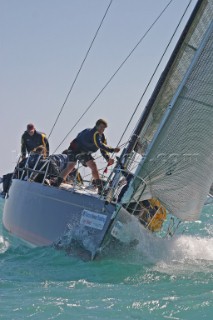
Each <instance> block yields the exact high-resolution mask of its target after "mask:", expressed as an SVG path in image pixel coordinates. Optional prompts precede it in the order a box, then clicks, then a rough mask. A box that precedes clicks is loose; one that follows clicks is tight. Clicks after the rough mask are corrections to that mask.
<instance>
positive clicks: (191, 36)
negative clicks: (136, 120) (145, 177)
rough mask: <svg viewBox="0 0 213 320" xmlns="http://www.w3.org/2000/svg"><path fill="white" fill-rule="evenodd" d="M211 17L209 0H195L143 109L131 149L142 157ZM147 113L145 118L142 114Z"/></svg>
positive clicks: (212, 5)
mask: <svg viewBox="0 0 213 320" xmlns="http://www.w3.org/2000/svg"><path fill="white" fill-rule="evenodd" d="M212 15H213V1H212V0H198V2H197V5H196V7H195V9H194V12H193V14H192V15H191V17H190V19H189V21H188V23H187V25H186V27H185V29H184V31H183V33H182V35H181V37H180V39H179V41H178V43H177V45H176V47H175V49H174V51H173V54H172V55H171V58H170V60H169V62H168V64H167V67H166V68H165V70H164V72H163V73H162V75H161V77H160V79H159V81H158V84H157V85H156V88H155V90H154V92H153V94H152V96H151V98H150V100H149V102H148V104H147V106H146V108H145V111H144V115H145V116H146V117H144V118H145V120H146V122H145V124H144V125H143V128H142V130H140V132H139V141H138V143H137V145H136V148H135V150H136V151H137V152H138V153H141V154H143V153H144V152H145V151H146V147H147V146H148V144H149V143H150V142H151V140H152V139H153V136H154V134H155V132H156V130H157V128H158V126H159V123H160V121H161V120H162V117H163V115H164V112H165V110H166V108H167V106H168V104H169V103H170V101H171V99H172V97H173V95H174V94H175V92H176V90H177V88H178V86H179V85H180V83H181V81H182V80H183V78H184V75H185V73H186V70H187V69H188V68H189V66H190V64H191V62H192V59H193V57H194V54H195V51H196V50H197V48H198V47H199V45H200V42H201V40H202V38H203V35H204V33H205V32H206V30H207V28H208V26H209V24H210V22H211V21H212ZM146 113H147V115H146Z"/></svg>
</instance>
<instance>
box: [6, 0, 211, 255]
mask: <svg viewBox="0 0 213 320" xmlns="http://www.w3.org/2000/svg"><path fill="white" fill-rule="evenodd" d="M212 51H213V1H212V0H202V1H198V2H197V5H196V6H195V9H194V11H193V13H192V15H191V17H190V18H189V20H188V22H187V25H186V27H185V29H184V31H183V33H182V35H181V37H180V39H179V41H178V43H177V45H176V47H175V49H174V51H173V53H172V55H171V58H170V59H169V61H168V63H167V66H166V68H165V70H164V71H163V73H162V75H161V77H160V79H159V81H158V83H157V86H156V88H155V90H154V92H153V94H152V96H151V98H150V100H149V102H148V104H147V106H146V108H145V110H144V112H143V113H142V115H141V118H140V119H139V121H138V124H137V126H136V128H135V130H134V132H133V134H132V135H131V137H130V139H129V142H128V144H127V145H126V146H125V148H124V150H123V152H122V154H121V156H120V158H119V159H118V161H117V164H116V166H115V168H114V170H113V172H112V174H111V175H110V177H109V178H108V180H107V181H106V184H105V187H104V190H103V193H102V194H97V192H96V191H91V190H89V188H87V187H84V186H82V185H78V184H77V183H76V182H75V181H74V183H72V184H71V185H67V184H64V185H62V186H60V188H57V187H54V186H51V185H49V184H48V180H47V179H48V178H49V176H48V175H49V172H48V168H49V163H50V161H49V160H48V159H47V160H46V162H45V164H44V166H43V167H42V168H40V169H38V168H37V167H36V165H35V166H34V167H33V168H28V167H27V166H25V167H23V168H21V169H20V170H18V172H15V173H14V175H13V179H12V184H11V187H10V189H9V192H8V194H7V196H6V199H5V206H4V212H3V225H4V228H5V229H6V230H7V231H8V232H9V233H11V234H12V235H14V236H16V237H18V238H21V239H23V240H24V241H25V242H27V243H29V244H31V245H34V246H46V245H52V244H55V246H56V247H60V246H62V245H63V244H65V246H66V245H67V246H68V245H70V244H71V242H72V241H74V242H76V243H77V244H78V245H80V246H81V247H82V248H83V249H84V250H85V251H87V252H89V254H90V257H91V259H93V258H95V257H96V256H97V255H98V254H100V253H101V252H103V251H104V250H105V248H106V247H107V246H109V245H110V243H112V242H114V241H115V243H116V241H118V242H119V243H123V244H124V245H130V246H131V245H132V244H136V243H137V235H134V234H132V232H131V230H130V229H131V228H128V226H130V225H131V222H132V221H134V222H135V221H137V223H138V224H139V225H140V227H141V228H145V229H147V230H148V231H150V232H157V231H160V230H161V227H162V224H163V222H164V221H165V218H166V214H171V215H172V216H174V217H176V218H177V219H179V220H180V221H190V220H191V221H193V220H196V219H198V218H199V215H200V212H201V210H202V207H203V205H204V202H205V200H206V197H207V195H208V193H209V189H210V187H211V184H212V181H213V161H212V152H213V139H212V137H213V126H212V122H213V97H212V94H211V92H212V74H213V55H212ZM38 175H40V176H41V177H42V179H41V180H40V181H39V182H36V177H37V176H38ZM123 180H125V184H124V185H122V183H121V182H122V181H123ZM177 225H178V224H177ZM175 229H176V226H174V230H175ZM172 233H173V232H171V230H169V234H172ZM67 235H70V238H69V241H67V243H66V240H67V239H68V238H67ZM115 239H116V240H115ZM63 240H65V242H64V241H63Z"/></svg>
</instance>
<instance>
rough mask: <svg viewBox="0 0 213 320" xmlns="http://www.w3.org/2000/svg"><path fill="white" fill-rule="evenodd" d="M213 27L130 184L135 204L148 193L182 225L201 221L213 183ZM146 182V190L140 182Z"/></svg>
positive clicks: (212, 23) (199, 49)
mask: <svg viewBox="0 0 213 320" xmlns="http://www.w3.org/2000/svg"><path fill="white" fill-rule="evenodd" d="M212 52H213V22H211V24H210V26H209V28H208V30H207V31H206V33H205V34H204V35H203V39H202V41H201V44H200V46H199V48H198V50H196V53H195V55H194V57H193V59H192V62H191V64H190V66H189V68H188V70H187V71H186V73H185V75H184V78H183V80H182V81H181V83H180V85H179V87H178V88H177V90H176V93H175V95H174V96H173V99H172V100H171V102H170V103H169V106H168V108H167V111H166V113H165V115H164V119H163V120H162V121H161V124H160V126H159V128H158V130H157V132H156V133H155V136H154V138H153V140H152V142H151V143H150V145H149V147H148V151H147V154H146V156H145V157H144V158H143V159H142V161H141V163H140V165H139V166H138V169H137V170H136V173H135V177H134V179H133V181H132V183H131V185H130V189H129V191H130V190H131V197H132V199H133V200H134V201H140V200H143V199H144V194H145V193H146V189H147V190H148V191H149V193H150V192H151V195H152V197H154V198H157V199H159V200H160V201H161V202H162V204H163V205H164V206H165V207H166V208H167V210H168V211H169V212H170V213H172V214H173V215H175V216H177V217H178V218H180V219H182V220H196V219H197V218H198V217H199V214H200V212H201V209H202V207H203V204H204V202H205V199H206V196H207V194H208V192H209V189H210V187H211V184H212V181H213V93H212V88H213V55H212ZM141 181H144V183H145V186H146V188H145V190H144V191H143V189H144V183H141Z"/></svg>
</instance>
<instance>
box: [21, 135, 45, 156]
mask: <svg viewBox="0 0 213 320" xmlns="http://www.w3.org/2000/svg"><path fill="white" fill-rule="evenodd" d="M41 145H43V146H44V147H45V148H46V155H47V156H48V155H49V142H48V140H47V138H46V135H45V134H44V133H41V132H38V131H36V130H35V132H34V134H33V136H30V135H29V133H28V132H27V131H25V132H24V134H23V135H22V137H21V155H22V157H26V154H27V152H28V153H29V152H30V151H32V150H33V149H34V148H36V147H38V146H41Z"/></svg>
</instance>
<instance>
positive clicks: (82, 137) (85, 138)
mask: <svg viewBox="0 0 213 320" xmlns="http://www.w3.org/2000/svg"><path fill="white" fill-rule="evenodd" d="M70 147H71V149H75V148H76V149H77V150H78V151H80V152H85V153H93V152H96V151H98V150H99V149H100V152H101V154H102V155H103V157H104V158H105V159H106V160H107V161H108V160H109V155H108V152H114V150H115V149H114V148H111V147H109V146H108V145H107V141H106V138H105V135H104V134H100V133H99V132H98V131H97V129H96V127H94V128H92V129H85V130H83V131H81V132H80V133H79V134H78V135H77V137H76V138H75V139H74V140H73V141H72V142H71V145H70Z"/></svg>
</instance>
